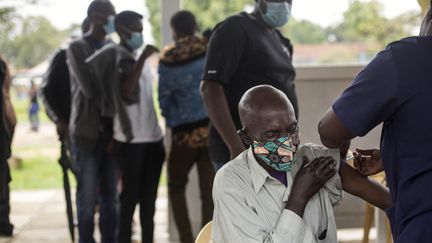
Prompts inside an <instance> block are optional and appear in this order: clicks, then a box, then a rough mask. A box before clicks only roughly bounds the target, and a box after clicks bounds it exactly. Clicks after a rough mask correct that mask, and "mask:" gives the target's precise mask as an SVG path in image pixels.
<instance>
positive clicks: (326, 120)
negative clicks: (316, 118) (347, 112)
mask: <svg viewBox="0 0 432 243" xmlns="http://www.w3.org/2000/svg"><path fill="white" fill-rule="evenodd" d="M318 132H319V134H320V137H321V142H322V143H323V145H324V146H326V147H328V148H341V147H346V146H345V145H347V144H350V143H351V139H353V138H354V137H355V136H354V135H353V134H352V133H351V132H350V131H349V130H348V128H347V127H346V126H345V125H344V124H343V123H342V121H341V120H340V119H339V118H338V117H337V116H336V114H335V113H334V111H333V109H332V108H330V109H329V110H328V111H327V113H326V114H325V115H324V117H323V118H322V119H321V121H320V122H319V124H318ZM348 147H349V146H348ZM344 150H345V149H344ZM341 151H342V149H341Z"/></svg>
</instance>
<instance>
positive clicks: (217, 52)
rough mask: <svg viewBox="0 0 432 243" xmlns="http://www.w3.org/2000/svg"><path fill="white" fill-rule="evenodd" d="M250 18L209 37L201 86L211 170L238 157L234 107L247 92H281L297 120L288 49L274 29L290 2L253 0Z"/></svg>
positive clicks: (229, 22)
mask: <svg viewBox="0 0 432 243" xmlns="http://www.w3.org/2000/svg"><path fill="white" fill-rule="evenodd" d="M255 1H256V4H255V9H254V11H253V12H252V13H251V14H248V13H245V12H242V13H240V14H237V15H234V16H231V17H228V18H227V19H226V20H225V21H223V22H222V23H220V24H219V25H218V26H216V28H215V30H214V31H213V33H212V36H211V39H210V44H209V49H208V53H207V57H206V65H205V69H204V74H203V81H202V83H201V94H202V96H203V99H204V103H205V106H206V108H207V111H208V113H209V117H210V120H211V124H210V137H209V153H210V157H211V160H212V162H213V164H214V166H215V168H216V169H219V168H220V167H222V166H223V165H224V164H225V163H227V162H228V161H229V160H230V159H233V158H234V157H236V156H237V155H238V154H240V153H241V152H242V151H243V150H244V149H245V146H244V145H243V143H242V142H241V140H240V137H239V136H238V135H237V133H236V131H237V130H239V129H240V128H241V124H240V119H239V116H238V107H237V106H238V103H239V101H240V98H241V97H242V95H243V94H244V93H245V92H246V91H247V90H248V89H250V88H252V87H254V86H257V85H261V84H268V85H271V86H273V87H275V88H277V89H279V90H281V91H282V92H284V93H285V94H286V95H287V96H288V98H289V99H290V101H291V103H292V104H293V106H294V110H295V114H296V116H298V104H297V96H296V92H295V85H294V79H295V70H294V67H293V65H292V54H293V48H292V45H291V42H290V40H289V39H287V38H285V37H283V36H282V34H281V33H280V32H279V30H278V29H277V28H278V27H281V26H283V25H285V24H286V23H287V22H288V19H289V17H290V15H291V4H292V0H255Z"/></svg>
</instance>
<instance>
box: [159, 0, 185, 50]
mask: <svg viewBox="0 0 432 243" xmlns="http://www.w3.org/2000/svg"><path fill="white" fill-rule="evenodd" d="M182 2H183V1H182V0H161V16H162V28H161V32H162V33H161V35H162V43H161V44H162V46H165V45H167V44H169V43H171V42H172V37H171V36H172V34H171V29H170V24H169V21H170V18H171V16H172V15H173V14H174V13H175V12H177V11H179V10H180V9H181V8H182Z"/></svg>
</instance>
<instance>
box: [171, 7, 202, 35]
mask: <svg viewBox="0 0 432 243" xmlns="http://www.w3.org/2000/svg"><path fill="white" fill-rule="evenodd" d="M170 24H171V27H172V28H173V29H174V32H176V33H180V34H184V35H193V34H195V32H196V31H197V30H198V24H197V22H196V20H195V16H194V15H193V14H192V13H191V12H189V11H186V10H182V11H179V12H177V13H175V14H174V15H173V16H172V17H171V21H170Z"/></svg>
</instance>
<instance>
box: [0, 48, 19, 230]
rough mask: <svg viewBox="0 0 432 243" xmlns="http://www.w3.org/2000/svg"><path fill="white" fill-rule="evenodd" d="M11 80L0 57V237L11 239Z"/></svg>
mask: <svg viewBox="0 0 432 243" xmlns="http://www.w3.org/2000/svg"><path fill="white" fill-rule="evenodd" d="M10 85H11V78H10V74H9V69H8V67H7V65H6V62H5V61H4V60H3V59H2V57H1V56H0V89H1V90H0V148H1V149H0V236H7V237H10V236H12V234H13V228H14V226H13V225H12V224H11V222H10V220H9V213H10V204H9V193H10V192H9V183H10V181H11V176H10V170H9V165H8V162H7V160H8V158H10V156H11V144H12V137H13V134H14V130H15V125H16V122H17V121H16V115H15V111H14V109H13V107H12V102H11V99H10Z"/></svg>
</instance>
